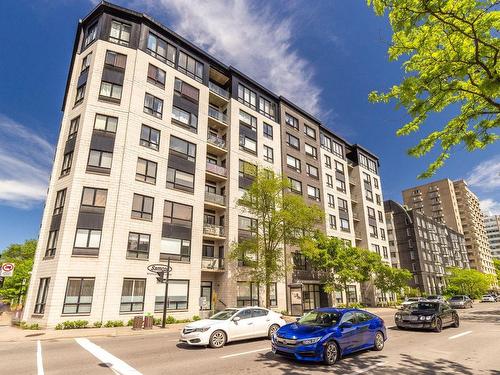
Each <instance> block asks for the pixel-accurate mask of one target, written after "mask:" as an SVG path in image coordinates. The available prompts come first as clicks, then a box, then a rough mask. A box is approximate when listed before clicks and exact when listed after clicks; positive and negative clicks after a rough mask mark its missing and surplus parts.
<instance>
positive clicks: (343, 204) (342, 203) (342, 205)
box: [337, 198, 349, 212]
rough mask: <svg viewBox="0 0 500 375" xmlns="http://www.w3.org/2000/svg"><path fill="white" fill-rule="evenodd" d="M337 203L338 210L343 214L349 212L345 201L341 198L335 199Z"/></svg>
mask: <svg viewBox="0 0 500 375" xmlns="http://www.w3.org/2000/svg"><path fill="white" fill-rule="evenodd" d="M337 202H338V204H339V210H340V211H343V212H349V206H348V204H347V201H346V200H345V199H342V198H337Z"/></svg>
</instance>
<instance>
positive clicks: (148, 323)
mask: <svg viewBox="0 0 500 375" xmlns="http://www.w3.org/2000/svg"><path fill="white" fill-rule="evenodd" d="M153 323H154V317H152V316H145V317H144V329H153Z"/></svg>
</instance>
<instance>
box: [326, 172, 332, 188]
mask: <svg viewBox="0 0 500 375" xmlns="http://www.w3.org/2000/svg"><path fill="white" fill-rule="evenodd" d="M326 186H328V187H329V188H333V177H332V175H329V174H328V173H327V174H326Z"/></svg>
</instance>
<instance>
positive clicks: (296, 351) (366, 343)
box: [271, 307, 387, 365]
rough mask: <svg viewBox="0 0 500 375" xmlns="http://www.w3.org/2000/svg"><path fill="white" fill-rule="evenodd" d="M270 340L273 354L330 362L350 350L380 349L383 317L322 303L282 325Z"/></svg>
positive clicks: (383, 326) (329, 363)
mask: <svg viewBox="0 0 500 375" xmlns="http://www.w3.org/2000/svg"><path fill="white" fill-rule="evenodd" d="M271 340H272V350H273V352H274V353H275V354H278V355H284V356H288V357H292V358H295V359H298V360H302V361H318V362H319V361H323V362H324V363H325V364H328V365H333V364H334V363H335V362H336V361H337V360H338V359H339V358H340V357H341V356H343V355H346V354H349V353H353V352H357V351H359V350H364V349H369V348H372V349H373V350H382V349H383V348H384V343H385V340H387V333H386V329H385V324H384V321H383V320H382V319H381V318H379V317H378V316H376V315H373V314H371V313H369V312H367V311H363V310H358V309H336V308H330V307H324V308H319V309H316V310H312V311H310V312H308V313H306V314H305V315H303V316H302V317H301V318H299V319H298V320H297V322H295V323H290V324H287V325H285V326H283V327H281V328H280V329H279V330H278V331H277V332H276V333H275V334H274V335H273V337H272V339H271Z"/></svg>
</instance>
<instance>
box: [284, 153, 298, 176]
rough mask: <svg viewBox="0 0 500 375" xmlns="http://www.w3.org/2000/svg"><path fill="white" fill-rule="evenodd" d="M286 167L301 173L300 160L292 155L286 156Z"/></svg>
mask: <svg viewBox="0 0 500 375" xmlns="http://www.w3.org/2000/svg"><path fill="white" fill-rule="evenodd" d="M286 165H287V166H288V167H290V168H292V169H294V170H295V171H297V172H299V173H300V169H301V168H300V160H299V159H297V158H296V157H293V156H292V155H287V156H286Z"/></svg>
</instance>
